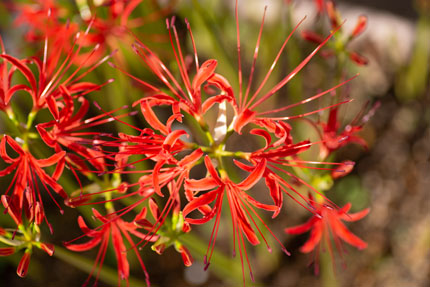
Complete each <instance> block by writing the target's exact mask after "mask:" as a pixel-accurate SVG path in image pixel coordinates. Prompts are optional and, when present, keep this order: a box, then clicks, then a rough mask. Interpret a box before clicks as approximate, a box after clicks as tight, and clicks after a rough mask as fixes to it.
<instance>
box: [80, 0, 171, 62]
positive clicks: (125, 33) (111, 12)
mask: <svg viewBox="0 0 430 287" xmlns="http://www.w3.org/2000/svg"><path fill="white" fill-rule="evenodd" d="M104 2H105V3H103V5H102V6H103V7H106V9H107V11H106V13H105V14H106V15H107V16H106V17H105V18H103V17H102V16H101V14H103V13H99V12H101V11H100V10H101V9H102V7H97V8H96V9H93V10H92V11H88V12H89V13H88V12H86V13H85V14H82V13H81V16H83V18H84V20H85V21H92V29H91V31H90V33H88V34H87V35H86V36H85V37H84V38H83V39H82V43H83V44H84V45H90V46H93V45H96V44H97V45H100V50H99V53H100V54H101V55H102V54H103V53H105V52H106V50H108V49H109V50H111V51H114V50H117V49H119V48H120V46H121V45H120V44H121V43H130V44H131V42H132V41H133V37H132V36H131V34H130V30H132V29H135V28H138V27H142V26H144V25H145V24H147V23H150V22H153V21H155V20H158V19H159V18H160V17H163V16H165V15H167V14H169V13H170V11H171V10H172V7H173V6H174V4H175V2H176V1H169V4H167V5H166V7H164V8H159V7H158V4H157V5H156V6H157V7H156V10H155V11H154V12H152V13H150V14H148V15H145V16H142V17H135V18H132V19H131V14H132V13H133V11H134V10H135V9H136V8H137V7H138V6H139V5H140V4H141V3H142V2H143V0H115V1H104ZM91 14H93V16H91ZM154 36H155V35H147V37H154ZM116 56H117V59H118V60H119V61H120V63H121V64H122V65H125V59H124V58H123V57H122V55H121V54H120V53H118V54H116Z"/></svg>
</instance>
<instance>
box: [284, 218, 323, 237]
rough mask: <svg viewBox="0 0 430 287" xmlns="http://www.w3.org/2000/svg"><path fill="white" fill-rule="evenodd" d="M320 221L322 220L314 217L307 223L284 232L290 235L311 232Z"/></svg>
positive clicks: (286, 229)
mask: <svg viewBox="0 0 430 287" xmlns="http://www.w3.org/2000/svg"><path fill="white" fill-rule="evenodd" d="M318 220H321V219H319V218H316V217H315V216H312V217H311V218H310V219H309V220H308V221H307V222H305V223H303V224H301V225H297V226H294V227H288V228H285V229H284V231H285V232H286V233H288V234H302V233H305V232H307V231H309V230H310V229H311V228H312V227H313V226H314V225H315V224H316V223H317V222H318Z"/></svg>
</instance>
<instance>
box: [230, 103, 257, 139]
mask: <svg viewBox="0 0 430 287" xmlns="http://www.w3.org/2000/svg"><path fill="white" fill-rule="evenodd" d="M255 115H256V113H255V112H253V111H251V110H249V109H246V110H244V111H242V112H241V113H240V114H239V115H238V116H236V117H235V119H234V124H233V127H234V130H235V131H236V132H237V133H238V134H241V130H242V128H243V127H244V126H246V125H247V124H248V123H250V122H251V121H252V120H254V118H255Z"/></svg>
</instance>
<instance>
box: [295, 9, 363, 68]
mask: <svg viewBox="0 0 430 287" xmlns="http://www.w3.org/2000/svg"><path fill="white" fill-rule="evenodd" d="M316 2H320V4H324V2H323V1H316ZM319 11H320V10H319ZM321 11H324V10H321ZM326 11H327V15H328V17H329V19H330V25H331V28H332V29H336V28H337V27H339V25H340V24H341V21H340V19H341V17H340V14H339V11H338V10H337V9H336V6H335V4H334V2H333V1H327V2H326ZM366 25H367V17H366V16H364V15H360V16H359V17H358V20H357V23H356V25H355V27H354V29H353V30H352V31H351V33H350V34H349V35H348V36H346V37H345V38H344V39H341V41H337V42H336V44H335V45H331V44H330V43H329V44H327V46H328V48H327V49H324V50H323V51H322V52H321V53H322V55H323V56H324V57H327V58H328V57H332V56H334V55H335V54H336V53H338V52H341V53H345V54H346V55H347V56H348V57H349V58H350V60H352V61H353V62H354V63H355V64H357V65H359V66H363V65H367V63H368V60H367V58H366V57H364V56H362V55H360V54H359V53H357V52H355V51H350V50H349V49H348V48H347V45H348V44H349V42H350V41H351V40H353V39H355V38H356V37H357V36H359V35H360V34H362V33H363V31H364V30H365V29H366ZM337 36H339V35H337ZM302 37H303V38H304V39H305V40H307V41H310V42H313V43H316V44H319V45H320V44H321V43H322V42H323V41H324V39H323V37H322V36H321V35H319V34H317V33H315V32H312V31H308V30H305V31H303V32H302ZM339 44H342V46H340V45H339Z"/></svg>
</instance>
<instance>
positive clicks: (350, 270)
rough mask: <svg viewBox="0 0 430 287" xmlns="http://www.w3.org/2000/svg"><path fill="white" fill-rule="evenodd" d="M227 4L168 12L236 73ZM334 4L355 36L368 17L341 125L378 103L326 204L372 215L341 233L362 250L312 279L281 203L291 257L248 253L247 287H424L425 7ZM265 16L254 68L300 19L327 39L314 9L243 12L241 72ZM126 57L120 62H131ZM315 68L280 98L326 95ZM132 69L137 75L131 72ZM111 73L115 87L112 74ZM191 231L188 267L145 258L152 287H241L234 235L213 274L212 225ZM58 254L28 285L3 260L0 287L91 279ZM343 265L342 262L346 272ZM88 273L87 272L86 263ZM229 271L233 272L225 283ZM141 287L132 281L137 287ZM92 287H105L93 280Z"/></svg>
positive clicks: (278, 229) (248, 4)
mask: <svg viewBox="0 0 430 287" xmlns="http://www.w3.org/2000/svg"><path fill="white" fill-rule="evenodd" d="M8 2H12V1H3V3H2V4H0V7H2V10H0V15H1V17H0V18H1V20H0V22H1V28H0V29H1V30H0V32H1V35H2V37H3V39H4V42H5V43H7V45H6V46H7V51H8V52H12V51H14V49H15V47H16V49H17V50H18V51H19V50H20V49H21V47H22V46H23V45H22V43H20V35H19V33H18V32H22V31H21V30H15V28H13V27H12V26H11V25H12V24H11V23H12V21H13V20H12V19H13V18H14V16H15V15H14V14H13V13H10V12H9V11H8V10H7V9H6V8H5V7H6V6H7V3H8ZM21 2H23V1H21ZM24 2H25V1H24ZM77 2H79V1H77ZM80 2H82V1H80ZM161 2H167V1H161ZM233 2H234V1H229V0H225V1H214V0H213V1H209V0H201V1H185V0H184V1H178V3H177V5H176V6H175V8H174V9H173V10H172V11H171V14H175V15H176V16H177V18H178V20H177V26H178V27H179V28H178V29H179V32H180V34H182V35H184V37H185V35H186V27H185V25H183V24H182V23H183V19H184V18H188V20H189V21H190V23H191V26H192V29H193V33H194V38H195V39H196V45H197V49H198V51H199V57H200V60H201V62H203V61H204V60H205V59H210V58H216V59H220V58H221V59H223V60H226V61H224V62H229V61H230V60H232V61H233V66H234V65H235V64H236V62H235V56H232V55H235V53H236V50H235V26H234V25H235V24H234V14H233V13H234V10H233V8H234V7H233V4H234V3H233ZM336 3H337V4H338V6H337V7H338V9H339V11H340V13H341V16H342V18H343V19H346V20H347V21H346V23H345V30H346V31H350V30H352V28H353V27H354V25H355V23H356V19H357V17H358V16H359V15H361V14H364V15H366V16H367V17H368V26H367V28H366V30H365V32H364V33H363V34H362V35H360V37H358V38H357V39H354V40H353V41H352V42H351V44H350V46H348V47H349V48H350V49H353V50H356V51H359V52H360V54H362V55H364V56H365V57H366V58H367V59H368V60H369V64H368V65H367V66H360V67H357V66H355V65H351V64H350V63H349V64H347V66H348V67H347V68H348V69H349V71H350V73H351V74H355V73H360V76H359V77H358V78H357V79H356V80H354V81H353V82H352V84H351V86H350V87H349V91H350V95H349V96H350V97H351V98H353V99H354V103H353V104H348V107H347V108H345V109H344V110H343V111H342V121H343V122H344V124H347V123H349V122H350V121H351V120H352V119H353V118H354V116H355V115H356V114H357V113H358V112H359V110H360V109H361V107H362V106H363V105H364V103H365V102H367V101H371V102H376V101H379V102H380V103H381V105H380V107H379V108H378V109H377V110H376V112H375V114H374V116H373V117H371V118H370V120H369V121H368V122H367V123H366V125H365V127H364V129H363V131H362V132H361V134H360V135H361V136H362V137H363V138H364V139H365V140H366V141H367V142H368V145H369V149H368V150H365V149H363V148H362V147H360V146H358V145H350V146H347V147H345V148H343V149H341V150H340V151H339V153H338V154H337V155H336V160H337V161H343V160H353V161H355V162H356V165H355V169H354V171H353V172H352V173H351V174H350V175H349V176H347V177H344V178H342V179H340V180H338V181H336V182H335V184H334V186H333V188H332V189H331V190H330V191H328V192H327V195H328V196H329V197H330V198H331V199H333V200H334V201H335V202H336V203H337V204H338V205H339V206H343V205H344V204H346V203H347V202H351V203H352V205H353V210H352V211H359V210H362V209H364V208H366V207H369V208H370V209H371V212H370V214H369V215H368V216H367V217H365V218H364V219H363V220H361V221H359V222H355V223H353V224H350V225H348V227H349V228H350V230H351V231H352V232H353V233H354V234H356V235H357V236H359V237H360V238H362V239H363V240H365V241H366V242H367V243H368V244H369V246H368V248H367V249H365V250H362V251H358V250H356V249H354V248H352V247H350V246H346V244H345V249H346V253H345V254H344V260H341V259H340V258H337V259H336V265H337V267H336V271H335V274H334V278H335V279H333V278H325V277H324V276H325V275H324V274H321V275H319V276H316V275H315V274H314V272H313V270H314V269H313V268H312V266H309V263H310V262H311V258H310V257H309V255H307V254H302V253H300V252H299V247H300V246H301V245H302V244H303V243H304V242H305V241H306V239H307V238H308V234H305V235H300V236H292V235H287V234H285V233H283V232H282V231H283V229H284V228H285V227H290V226H294V225H298V224H301V223H303V222H304V221H305V220H307V219H308V218H309V213H308V212H307V211H306V210H305V209H303V208H301V207H300V206H298V205H297V204H293V203H291V202H287V203H286V204H285V205H286V206H284V209H285V210H284V212H283V213H284V215H283V216H279V217H278V218H276V219H275V220H273V221H271V229H272V230H274V231H275V233H276V235H277V236H278V238H279V239H280V240H281V241H282V242H284V244H285V246H286V247H287V249H288V250H289V251H290V252H291V253H292V255H291V256H286V255H284V254H282V253H281V252H280V250H278V249H277V248H276V247H275V244H272V245H273V249H274V252H273V253H270V254H269V253H268V252H267V250H266V249H265V248H264V247H261V248H260V247H258V248H256V249H255V250H251V249H252V248H249V250H250V253H251V255H252V256H251V257H252V264H253V271H254V275H255V276H256V278H257V283H255V284H250V286H254V285H255V286H279V287H281V286H282V287H288V286H354V287H355V286H357V287H359V286H363V287H364V286H366V287H367V286H375V287H376V286H390V287H403V286H414V287H415V286H416V287H426V286H430V127H429V123H430V88H429V84H430V72H429V71H430V2H429V1H428V0H417V1H404V0H397V1H388V0H344V1H341V0H338V1H336ZM75 4H76V3H74V1H69V5H70V7H76V5H75ZM265 5H268V16H267V20H266V26H265V28H264V29H265V30H264V34H263V38H264V39H263V40H262V44H261V55H260V58H259V59H262V61H264V60H265V59H273V56H274V55H275V54H276V53H277V52H278V49H279V47H280V46H281V44H282V42H283V40H284V39H285V37H286V36H287V35H288V33H289V31H290V30H289V29H290V28H289V27H288V26H289V25H290V24H291V23H294V25H295V23H297V22H298V21H299V20H300V19H302V18H303V16H304V15H306V16H307V19H306V21H305V22H304V24H303V25H302V26H301V28H300V29H299V30H304V29H314V28H315V27H319V28H318V29H324V28H325V29H327V28H328V25H329V24H328V20H327V19H325V18H322V19H320V18H319V17H318V16H317V13H316V9H315V4H314V1H304V0H301V1H298V0H296V1H291V3H290V4H288V5H287V4H286V1H283V0H276V1H275V0H271V1H264V0H246V1H240V14H241V16H240V21H241V22H240V25H241V32H242V35H241V37H242V45H243V46H244V48H243V50H244V56H243V58H244V59H245V60H244V63H245V64H244V65H245V66H247V65H248V66H249V65H250V62H251V60H252V53H253V49H254V45H255V39H256V37H257V34H258V29H259V25H260V21H261V17H262V11H263V9H264V6H265ZM75 9H77V8H75ZM162 21H163V19H161V22H162ZM321 23H322V24H321ZM181 25H183V27H181ZM161 26H162V25H161ZM156 29H159V31H160V32H159V33H160V34H162V33H164V32H163V30H162V28H158V27H157V28H156ZM17 31H18V32H17ZM157 31H158V30H157ZM326 31H327V30H326ZM157 33H158V32H157ZM293 38H294V39H292V40H291V42H290V43H289V44H288V45H287V48H286V51H287V52H286V53H287V54H288V55H292V57H289V56H287V60H285V62H282V65H284V66H285V68H283V70H287V69H288V68H289V67H291V66H293V65H294V63H297V61H298V62H300V59H303V58H304V57H305V56H306V55H307V54H306V52H309V51H311V49H312V48H314V47H315V46H314V45H312V44H311V43H309V42H306V41H305V40H303V39H302V38H301V37H300V32H297V33H296V34H295V35H294V37H293ZM150 41H152V42H151V44H150V45H152V46H153V47H169V43H167V41H165V40H163V37H161V40H160V41H159V39H158V38H156V39H155V40H154V39H151V40H150ZM184 44H185V46H186V48H184V49H188V51H189V52H190V53H191V51H192V49H191V48H192V47H190V43H189V42H185V43H184ZM126 49H127V48H126V47H124V50H126ZM223 50H224V51H223ZM169 51H170V50H169ZM225 51H228V52H227V53H226V52H225ZM12 54H14V55H17V54H16V53H12ZM131 54H132V53H130V55H131ZM130 55H126V56H125V57H126V58H128V57H130V58H132V57H133V56H130ZM229 57H231V58H229ZM318 57H319V56H317V57H316V58H315V59H313V60H312V61H311V63H310V64H309V65H308V66H307V67H306V68H305V69H304V71H302V73H301V75H300V76H299V77H297V79H294V80H293V81H292V82H291V85H290V87H287V88H286V89H283V90H282V91H281V92H282V93H285V94H286V95H287V96H288V95H291V96H292V97H293V98H294V97H296V98H295V99H297V90H296V91H294V89H299V90H300V94H301V95H303V97H304V98H305V97H306V95H308V94H313V93H315V90H316V89H317V88H318V87H319V88H324V87H325V88H329V87H331V86H333V79H334V76H333V72H331V71H330V69H332V68H333V64H332V63H330V62H328V63H327V62H326V61H325V60H324V59H323V58H322V57H319V58H318ZM268 61H269V62H270V60H268ZM219 62H220V64H219V66H218V69H219V70H220V71H221V70H222V71H225V73H224V74H225V75H227V76H230V78H234V77H237V76H236V74H235V71H234V69H232V65H231V63H230V64H228V65H227V64H223V62H222V61H221V60H220V61H219ZM130 68H131V69H132V70H133V69H138V68H136V67H135V66H131V67H130ZM281 70H282V69H281ZM281 72H282V71H281ZM111 73H112V74H113V75H114V76H115V71H111ZM284 74H285V71H284ZM263 76H264V74H263ZM114 87H115V86H114ZM132 88H133V87H130V89H132ZM112 90H113V91H111V93H115V88H112ZM124 93H125V92H124ZM127 94H131V95H132V96H133V95H135V96H136V97H138V94H139V92H137V91H134V90H133V91H129V92H127ZM295 99H291V98H288V97H285V98H284V97H280V98H278V99H277V100H276V101H277V102H275V103H272V104H280V103H284V102H286V103H289V102H290V101H294V100H295ZM299 100H300V99H299ZM67 212H68V215H67V216H63V217H62V218H61V220H59V222H55V220H53V225H55V224H57V225H58V224H59V223H61V225H62V226H64V230H61V228H60V229H58V231H57V229H56V233H55V234H54V237H53V239H50V240H52V241H54V242H56V243H57V244H60V243H61V242H62V241H65V240H70V238H67V237H65V236H64V234H65V232H67V234H70V233H73V234H74V235H76V236H78V235H79V234H80V231H79V228H78V227H77V224H76V216H77V213H76V211H74V210H68V211H67ZM54 213H55V211H53V214H54ZM196 229H197V232H199V233H201V236H202V237H203V238H204V239H203V240H202V241H198V240H197V239H196V238H189V239H184V240H185V241H186V242H185V243H187V242H188V243H189V244H190V245H191V246H189V248H190V250H191V251H192V252H193V253H194V254H196V255H195V260H196V262H195V264H194V265H193V266H191V267H189V268H184V267H183V263H182V260H181V258H180V256H179V254H177V253H176V252H175V251H174V250H171V249H172V248H170V249H167V250H166V251H165V254H164V255H163V256H158V255H156V254H155V253H154V252H152V251H150V250H144V251H143V252H142V254H143V258H144V261H145V264H146V266H147V268H148V270H149V273H150V276H151V282H152V283H153V285H154V286H241V278H242V277H241V274H240V265H238V264H240V263H238V262H237V261H239V260H238V258H236V260H233V259H231V250H230V247H229V246H230V245H231V242H230V241H231V238H230V237H231V234H230V230H229V229H228V230H227V228H226V229H225V230H221V231H220V234H219V239H217V246H218V247H219V250H218V251H219V254H218V255H216V256H215V258H217V259H214V263H213V266H211V267H210V268H209V270H208V271H206V272H205V271H203V263H202V260H203V258H202V256H201V253H202V250H205V248H206V247H207V240H205V238H208V234H207V232H206V231H208V230H209V231H210V230H211V226H208V227H207V229H208V230H205V228H196ZM68 236H69V235H68ZM187 240H188V241H187ZM59 253H60V254H58V255H57V256H54V257H48V256H45V255H44V254H42V253H41V252H39V253H37V252H36V254H37V255H35V256H33V258H32V262H31V266H30V269H29V274H28V277H27V278H25V279H21V278H19V277H18V276H16V272H15V270H16V266H17V264H18V261H19V258H20V256H19V254H18V255H16V256H11V257H8V259H5V260H3V259H2V260H0V277H1V278H2V280H1V281H0V286H80V285H81V284H82V283H83V282H84V281H85V279H86V277H87V275H86V274H85V273H84V272H82V271H80V270H79V269H78V268H77V267H76V266H74V265H73V264H66V263H65V262H63V261H62V260H59V259H61V252H59ZM203 253H204V252H203ZM38 255H40V256H38ZM91 255H93V256H94V255H95V253H94V254H91ZM88 258H90V257H89V256H88ZM91 258H92V257H91ZM342 262H345V263H346V264H345V266H343V265H344V264H342ZM88 264H92V263H91V261H89V263H88ZM131 264H133V263H131ZM105 265H107V266H108V267H109V266H110V268H112V269H113V273H114V275H115V272H116V270H115V268H116V267H115V262H114V258H107V259H106V263H105ZM217 265H218V266H217ZM238 268H239V269H238ZM232 270H235V271H237V270H239V272H238V274H236V275H234V276H233V275H231V273H232V272H233V271H232ZM140 273H141V272H139V270H138V269H136V270H133V271H132V274H133V277H135V278H136V279H137V280H143V278H144V277H143V275H142V274H140ZM115 276H116V275H115ZM329 277H330V276H329ZM114 282H115V281H114ZM140 282H141V281H140ZM336 282H337V283H336ZM139 284H140V283H136V282H133V281H131V285H133V286H139ZM98 286H110V285H108V284H106V283H104V282H103V281H100V282H99V283H98Z"/></svg>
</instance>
